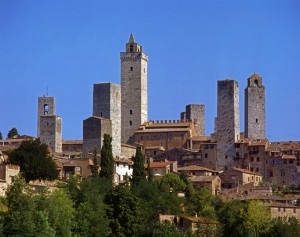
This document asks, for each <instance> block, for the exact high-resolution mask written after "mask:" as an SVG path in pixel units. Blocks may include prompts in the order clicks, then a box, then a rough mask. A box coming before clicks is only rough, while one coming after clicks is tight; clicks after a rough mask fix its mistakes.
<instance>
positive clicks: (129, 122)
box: [120, 35, 148, 144]
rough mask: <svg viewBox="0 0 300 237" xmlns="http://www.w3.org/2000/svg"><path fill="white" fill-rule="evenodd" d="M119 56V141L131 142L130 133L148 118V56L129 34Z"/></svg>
mask: <svg viewBox="0 0 300 237" xmlns="http://www.w3.org/2000/svg"><path fill="white" fill-rule="evenodd" d="M120 58H121V93H122V96H121V115H122V118H121V121H122V122H121V126H122V130H121V131H122V132H121V142H122V143H129V144H133V138H132V135H133V134H134V132H135V131H136V130H137V129H138V128H139V126H140V125H141V124H143V123H144V122H146V121H147V119H148V91H147V71H148V69H147V64H148V57H147V56H146V55H145V54H144V53H143V52H142V47H140V46H139V45H138V44H136V43H135V42H134V39H133V36H132V35H131V37H130V40H129V42H128V43H127V44H126V52H121V53H120Z"/></svg>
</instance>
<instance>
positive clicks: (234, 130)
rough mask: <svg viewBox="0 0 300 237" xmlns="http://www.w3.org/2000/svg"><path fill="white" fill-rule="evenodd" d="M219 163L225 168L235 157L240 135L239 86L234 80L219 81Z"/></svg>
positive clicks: (222, 168) (220, 166)
mask: <svg viewBox="0 0 300 237" xmlns="http://www.w3.org/2000/svg"><path fill="white" fill-rule="evenodd" d="M217 110H218V112H217V114H218V115H217V136H218V138H217V140H218V141H217V165H218V168H219V169H221V170H224V168H225V166H227V167H228V166H230V165H231V163H232V160H233V157H235V149H234V143H235V142H236V141H237V140H239V136H240V113H239V86H238V82H237V81H234V80H224V81H218V105H217Z"/></svg>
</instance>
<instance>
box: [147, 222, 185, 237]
mask: <svg viewBox="0 0 300 237" xmlns="http://www.w3.org/2000/svg"><path fill="white" fill-rule="evenodd" d="M152 236H153V237H181V236H183V234H181V233H180V232H179V231H178V230H177V228H176V226H175V225H174V224H171V223H169V222H163V223H159V222H158V223H155V224H154V226H153V231H152Z"/></svg>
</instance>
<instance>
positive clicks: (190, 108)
mask: <svg viewBox="0 0 300 237" xmlns="http://www.w3.org/2000/svg"><path fill="white" fill-rule="evenodd" d="M185 115H186V120H189V121H192V122H194V127H195V136H205V105H203V104H189V105H187V106H186V110H185Z"/></svg>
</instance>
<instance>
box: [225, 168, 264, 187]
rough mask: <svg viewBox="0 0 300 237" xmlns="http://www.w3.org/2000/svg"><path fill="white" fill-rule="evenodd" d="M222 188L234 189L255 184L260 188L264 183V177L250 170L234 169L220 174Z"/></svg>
mask: <svg viewBox="0 0 300 237" xmlns="http://www.w3.org/2000/svg"><path fill="white" fill-rule="evenodd" d="M220 178H221V181H222V188H234V187H237V186H241V185H245V184H248V183H253V184H254V186H258V185H259V183H260V182H262V175H261V174H259V173H256V172H253V171H250V170H246V169H241V168H233V169H231V170H227V171H225V172H223V173H221V174H220Z"/></svg>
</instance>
